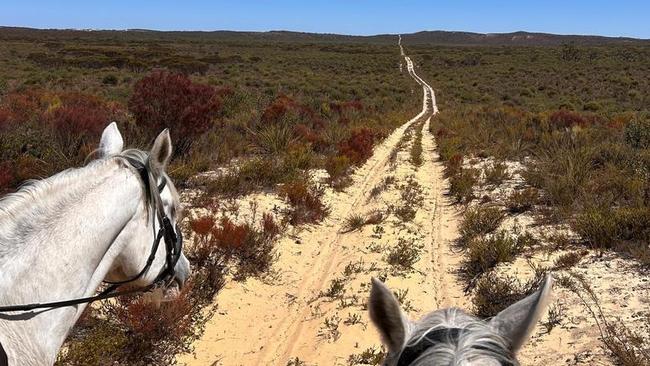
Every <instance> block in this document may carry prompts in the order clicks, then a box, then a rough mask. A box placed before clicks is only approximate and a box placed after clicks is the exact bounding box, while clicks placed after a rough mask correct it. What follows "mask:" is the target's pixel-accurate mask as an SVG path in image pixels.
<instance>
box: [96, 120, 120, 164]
mask: <svg viewBox="0 0 650 366" xmlns="http://www.w3.org/2000/svg"><path fill="white" fill-rule="evenodd" d="M123 148H124V139H123V138H122V134H121V133H120V130H119V129H118V128H117V123H115V122H111V124H109V125H108V126H106V128H105V129H104V132H102V138H101V139H100V140H99V149H97V153H98V155H99V157H100V158H105V157H107V156H111V155H117V154H119V153H121V152H122V149H123Z"/></svg>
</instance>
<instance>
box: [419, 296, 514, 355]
mask: <svg viewBox="0 0 650 366" xmlns="http://www.w3.org/2000/svg"><path fill="white" fill-rule="evenodd" d="M447 328H459V329H462V331H461V332H460V333H459V335H458V339H457V340H451V339H448V340H446V341H445V342H441V343H439V344H436V345H434V346H432V347H430V348H429V349H427V350H426V351H424V352H423V353H422V355H421V356H420V357H418V359H417V360H416V361H415V362H414V363H413V364H412V365H413V366H424V365H426V366H437V365H444V366H463V365H486V366H491V365H496V366H498V365H499V364H500V362H506V363H509V364H512V365H518V362H517V360H516V358H515V357H514V355H513V354H512V353H511V352H510V351H508V342H507V340H506V339H504V338H503V337H501V336H500V335H499V334H497V333H496V332H495V331H494V329H492V328H491V327H490V326H489V325H488V323H486V322H484V321H481V320H478V319H476V318H475V317H473V316H470V315H468V314H467V313H465V312H464V311H463V310H461V309H458V308H449V309H444V310H438V311H435V312H432V313H429V314H427V315H426V316H425V317H423V318H422V319H421V320H420V321H418V322H417V323H415V324H411V326H410V332H409V333H410V336H409V340H408V342H407V343H406V346H407V347H408V346H413V345H415V344H417V343H419V342H420V341H422V339H423V338H424V337H425V336H426V335H427V334H430V333H431V332H434V331H436V330H440V329H447Z"/></svg>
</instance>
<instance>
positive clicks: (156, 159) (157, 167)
mask: <svg viewBox="0 0 650 366" xmlns="http://www.w3.org/2000/svg"><path fill="white" fill-rule="evenodd" d="M171 156H172V139H171V137H170V136H169V129H167V128H166V129H165V130H164V131H163V132H161V133H160V134H159V135H158V137H156V140H155V141H154V142H153V146H152V147H151V151H150V152H149V163H150V165H151V168H152V170H154V171H155V172H156V173H158V174H160V173H162V172H164V171H165V169H166V168H167V165H168V164H169V160H171Z"/></svg>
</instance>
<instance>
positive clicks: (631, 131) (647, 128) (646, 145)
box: [624, 117, 650, 149]
mask: <svg viewBox="0 0 650 366" xmlns="http://www.w3.org/2000/svg"><path fill="white" fill-rule="evenodd" d="M624 135H625V142H626V143H627V144H628V145H629V146H632V147H633V148H635V149H650V118H643V119H642V118H640V117H639V118H637V119H634V120H632V121H630V122H629V123H628V124H627V125H626V126H625V131H624Z"/></svg>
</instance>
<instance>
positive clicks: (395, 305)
mask: <svg viewBox="0 0 650 366" xmlns="http://www.w3.org/2000/svg"><path fill="white" fill-rule="evenodd" d="M371 282H372V289H371V290H370V299H369V303H368V310H369V311H370V319H371V320H372V322H373V323H374V324H375V326H376V327H377V329H378V330H379V333H380V334H381V338H382V341H383V342H384V344H385V345H386V347H388V350H389V351H390V352H400V351H401V350H402V347H403V346H404V343H405V342H406V329H407V324H408V323H407V320H406V316H405V315H404V313H403V312H402V309H401V308H400V306H399V302H398V301H397V299H396V298H395V296H394V295H393V293H392V292H391V290H390V289H389V288H388V287H386V285H384V284H383V283H382V282H381V281H379V280H378V279H376V278H374V277H373V278H372V280H371Z"/></svg>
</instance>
